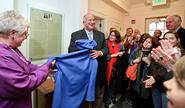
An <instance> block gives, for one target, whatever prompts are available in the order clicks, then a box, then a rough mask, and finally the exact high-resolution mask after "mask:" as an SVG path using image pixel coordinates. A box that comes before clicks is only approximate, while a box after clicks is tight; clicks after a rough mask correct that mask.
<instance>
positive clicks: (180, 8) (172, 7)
mask: <svg viewBox="0 0 185 108" xmlns="http://www.w3.org/2000/svg"><path fill="white" fill-rule="evenodd" d="M184 4H185V0H173V2H171V3H170V4H168V5H167V6H163V7H158V8H152V6H151V5H148V6H145V5H144V4H138V5H135V6H134V7H132V8H131V10H130V13H129V14H128V15H127V16H124V25H123V26H124V28H123V29H126V28H127V27H133V28H139V29H140V30H141V31H142V32H145V18H150V17H158V16H166V15H171V14H178V15H180V16H181V17H182V20H184V19H185V6H184ZM131 20H136V23H135V24H131ZM182 26H185V23H184V21H183V24H182Z"/></svg>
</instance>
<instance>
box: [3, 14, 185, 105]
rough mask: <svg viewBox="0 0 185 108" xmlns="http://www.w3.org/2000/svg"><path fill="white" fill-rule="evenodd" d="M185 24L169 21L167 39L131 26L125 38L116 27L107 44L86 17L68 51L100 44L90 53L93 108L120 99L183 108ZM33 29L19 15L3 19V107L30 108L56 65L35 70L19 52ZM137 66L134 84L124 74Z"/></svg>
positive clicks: (90, 16) (175, 19)
mask: <svg viewBox="0 0 185 108" xmlns="http://www.w3.org/2000/svg"><path fill="white" fill-rule="evenodd" d="M181 22H182V20H181V17H180V16H179V15H169V16H167V18H166V28H167V29H168V30H169V31H168V32H166V33H165V34H164V35H163V36H162V32H161V31H160V30H155V32H154V34H153V36H150V35H149V34H148V33H141V32H140V30H139V29H135V30H133V28H131V27H130V28H127V29H126V33H125V35H123V36H122V35H121V33H120V32H119V31H118V30H116V28H114V27H112V28H111V29H110V32H109V36H108V38H107V39H105V36H104V33H102V32H100V31H97V30H95V18H94V15H93V14H91V13H87V14H85V15H84V18H83V24H84V28H83V29H81V30H79V31H76V32H74V33H72V35H71V41H70V45H69V48H68V52H69V53H71V52H75V51H79V49H77V48H76V45H75V42H76V41H77V40H79V39H89V40H95V41H96V43H97V46H96V47H95V48H94V49H93V50H91V54H90V57H91V58H92V59H97V62H98V68H97V76H96V79H95V80H96V83H95V101H94V102H92V103H90V104H91V106H92V107H93V108H102V107H103V106H104V107H105V108H109V105H110V104H111V103H112V104H115V103H116V102H117V101H118V98H117V95H118V94H121V95H122V96H123V97H125V99H126V101H127V103H128V104H129V105H131V106H132V107H133V108H167V107H168V108H183V107H184V105H185V103H184V102H183V100H184V99H185V82H184V80H185V68H184V61H185V57H184V56H183V55H184V48H185V42H184V41H185V29H184V28H182V27H181ZM28 28H29V24H28V22H26V21H25V20H24V18H23V17H22V15H20V14H19V13H18V12H17V11H6V12H4V13H2V14H1V16H0V47H1V50H0V58H1V60H0V83H1V87H0V107H1V108H13V107H15V106H16V107H17V108H31V107H32V106H31V91H32V90H34V89H35V88H37V87H38V86H39V85H40V84H42V82H44V81H45V80H46V78H47V76H48V73H49V70H51V67H52V66H53V65H54V62H52V61H51V60H49V61H47V62H46V63H45V64H43V65H41V66H38V65H33V64H31V62H30V61H28V60H26V58H25V57H24V56H23V54H22V53H21V52H20V51H19V50H18V47H19V46H21V43H22V42H23V41H24V40H25V39H26V38H27V36H28ZM182 56H183V57H182ZM180 58H181V59H180ZM134 64H137V71H136V74H135V75H136V78H135V79H134V80H133V79H129V78H128V77H127V76H126V75H125V71H126V70H127V68H128V66H132V65H134ZM167 103H168V104H167ZM83 104H85V101H84V102H83V103H82V106H83ZM88 104H89V103H88Z"/></svg>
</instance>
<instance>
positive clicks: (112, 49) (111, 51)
mask: <svg viewBox="0 0 185 108" xmlns="http://www.w3.org/2000/svg"><path fill="white" fill-rule="evenodd" d="M108 49H109V54H110V55H111V54H115V53H118V52H119V44H118V43H116V42H114V46H113V42H112V41H109V40H108ZM116 59H117V58H116V57H113V58H111V59H110V60H109V61H108V62H107V71H106V79H107V85H109V82H110V77H111V74H112V67H113V64H114V63H115V62H116Z"/></svg>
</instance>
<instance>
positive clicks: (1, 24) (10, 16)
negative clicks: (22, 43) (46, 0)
mask: <svg viewBox="0 0 185 108" xmlns="http://www.w3.org/2000/svg"><path fill="white" fill-rule="evenodd" d="M27 26H28V22H27V21H25V20H24V17H23V16H22V15H21V14H20V13H19V12H18V11H15V10H9V11H5V12H3V13H1V14H0V34H7V33H8V32H10V31H11V30H15V31H16V32H23V31H24V30H25V27H27Z"/></svg>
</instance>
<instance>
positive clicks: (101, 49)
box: [68, 13, 108, 108]
mask: <svg viewBox="0 0 185 108" xmlns="http://www.w3.org/2000/svg"><path fill="white" fill-rule="evenodd" d="M83 24H84V29H82V30H79V31H76V32H74V33H72V35H71V41H70V45H69V48H68V52H74V51H78V49H77V48H76V46H75V41H76V40H78V39H90V40H95V41H96V43H97V46H96V48H95V50H91V52H92V53H91V54H90V56H91V57H92V58H93V59H97V60H98V70H97V77H96V93H95V94H96V99H95V102H94V104H93V106H94V108H100V107H101V105H102V100H103V94H104V85H105V72H106V70H105V69H106V61H105V56H106V55H107V53H108V48H107V45H106V41H105V35H104V33H102V32H100V31H97V30H95V18H94V16H93V15H92V14H90V13H87V14H86V15H84V18H83Z"/></svg>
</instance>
